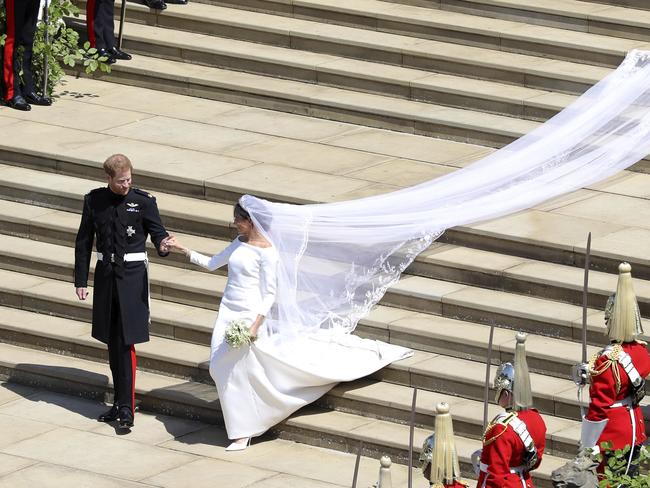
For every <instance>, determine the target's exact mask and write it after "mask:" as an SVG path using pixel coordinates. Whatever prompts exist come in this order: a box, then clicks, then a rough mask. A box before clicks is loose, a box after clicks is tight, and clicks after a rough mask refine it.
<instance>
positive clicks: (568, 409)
mask: <svg viewBox="0 0 650 488" xmlns="http://www.w3.org/2000/svg"><path fill="white" fill-rule="evenodd" d="M3 306H4V307H8V308H15V309H18V310H20V311H21V312H25V313H29V314H40V315H43V314H44V313H48V312H47V310H38V309H35V308H33V307H30V308H23V307H22V306H15V305H14V304H12V303H4V304H3ZM53 315H55V316H57V317H61V318H66V319H69V320H72V321H80V320H79V319H77V318H74V317H70V316H61V315H59V314H57V313H56V312H55V313H54V314H53ZM80 322H82V321H80ZM12 329H13V330H12ZM16 329H18V330H24V329H22V328H21V327H19V326H14V327H7V328H5V327H2V328H1V330H2V331H5V330H6V331H7V337H8V338H9V339H11V340H14V341H16V342H20V343H21V344H23V345H27V344H31V343H32V342H33V341H32V342H29V341H26V339H28V338H29V337H30V336H33V337H32V338H33V339H34V340H38V341H40V343H41V344H49V347H54V348H56V347H62V348H67V350H68V351H69V352H70V353H71V354H73V355H74V354H75V353H76V354H78V355H80V356H82V357H85V358H86V359H88V358H92V359H93V360H96V361H98V360H100V358H101V357H102V355H103V349H102V346H101V344H100V343H99V342H97V341H94V340H92V339H91V338H90V336H89V335H87V336H83V337H78V338H77V340H76V341H75V343H79V347H78V348H76V349H75V348H73V349H72V350H70V346H72V345H73V344H74V343H70V342H69V341H67V340H66V338H65V336H64V337H60V336H57V334H55V333H49V334H38V333H36V332H34V331H31V332H29V334H22V335H21V333H20V332H14V331H15V330H16ZM47 336H49V337H59V338H58V339H48V338H47ZM36 347H40V346H39V344H36ZM415 354H416V360H415V363H413V364H412V365H409V362H410V360H406V362H404V361H402V362H399V361H398V362H396V363H393V364H390V365H387V366H386V367H385V368H383V369H382V370H379V371H377V372H376V373H373V374H372V375H370V377H371V378H373V379H376V380H381V381H388V382H389V383H395V384H400V385H404V386H417V387H418V388H422V389H426V390H430V391H440V392H441V393H446V394H449V395H453V396H458V394H457V392H458V385H459V382H461V381H463V380H464V382H465V383H464V389H463V391H465V392H466V394H465V395H463V397H464V398H474V399H479V400H480V399H482V398H483V393H482V392H483V386H482V383H481V381H482V380H481V381H478V382H476V381H471V378H466V377H465V376H462V379H463V380H460V379H459V378H457V377H455V378H452V377H447V376H446V375H443V376H440V377H439V376H436V375H432V374H431V372H430V371H427V370H426V368H425V369H421V368H420V367H419V366H418V364H420V363H423V362H427V361H429V360H431V359H435V358H436V357H438V356H440V357H442V358H443V359H445V361H446V362H450V361H451V362H452V363H454V364H455V363H458V364H456V367H458V368H461V369H462V368H463V367H467V366H470V365H475V366H477V367H480V368H482V370H485V365H484V364H482V363H481V362H479V361H473V360H468V359H465V358H462V357H454V356H447V355H443V354H439V353H430V352H426V351H417V350H416V351H415ZM144 357H146V358H149V361H148V362H147V364H148V365H150V366H149V367H152V368H156V367H162V366H161V365H164V364H165V362H164V354H154V353H152V352H148V353H146V354H145V356H144ZM161 358H162V359H161ZM156 361H163V362H162V363H156ZM174 364H176V363H174ZM206 366H207V365H206V364H197V365H195V366H191V365H183V368H182V373H179V374H178V375H177V376H179V377H192V378H206V379H207V375H205V371H204V370H205V368H206ZM197 367H198V368H199V374H198V375H197V374H196V368H197ZM490 369H491V370H492V372H494V371H496V366H495V365H492V366H491V368H490ZM206 371H207V370H206ZM544 376H547V375H544V374H540V373H531V378H533V379H537V380H541V379H542V377H544ZM208 381H209V380H208ZM553 383H554V384H555V387H554V388H555V390H554V391H553V392H549V391H541V390H534V391H533V396H534V398H535V399H536V400H535V401H536V404H537V405H538V407H539V409H540V411H543V412H545V413H549V414H551V415H555V416H561V417H563V418H569V419H572V418H577V417H578V413H577V410H576V409H577V400H576V399H575V398H573V396H572V395H571V396H570V397H567V395H565V394H564V393H565V392H567V391H573V390H574V389H575V387H574V386H573V383H572V382H571V381H570V380H569V379H563V378H555V379H553ZM430 385H436V386H434V387H431V386H430ZM470 390H471V391H470ZM479 390H480V391H479ZM467 395H470V396H467ZM540 395H542V396H540ZM549 395H550V396H549Z"/></svg>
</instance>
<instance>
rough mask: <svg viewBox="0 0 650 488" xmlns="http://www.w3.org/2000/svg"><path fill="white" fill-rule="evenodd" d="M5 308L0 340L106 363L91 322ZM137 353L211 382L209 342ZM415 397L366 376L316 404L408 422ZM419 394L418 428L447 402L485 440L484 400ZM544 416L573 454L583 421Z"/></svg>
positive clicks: (460, 426) (554, 444)
mask: <svg viewBox="0 0 650 488" xmlns="http://www.w3.org/2000/svg"><path fill="white" fill-rule="evenodd" d="M0 312H1V313H0V340H1V341H2V342H4V343H8V344H14V345H17V346H21V347H27V348H32V349H37V350H43V351H48V352H53V353H57V354H62V355H65V356H70V357H76V358H82V359H87V360H91V361H99V362H105V361H107V356H106V348H105V346H104V345H103V344H101V343H99V342H98V341H96V340H94V339H92V338H91V337H90V325H89V324H87V323H84V322H78V321H73V320H70V319H64V318H60V317H54V316H48V315H43V314H39V313H35V312H29V311H25V310H20V309H14V308H7V307H0ZM136 351H137V358H138V370H139V371H147V372H150V373H154V374H162V375H165V376H170V377H174V378H182V379H186V380H189V381H195V382H200V383H207V384H212V380H211V378H210V376H209V373H208V368H209V357H210V348H209V346H201V345H194V344H187V343H181V342H179V341H175V340H172V339H165V338H160V337H155V336H154V337H152V338H151V340H150V342H148V343H144V344H138V345H137V346H136ZM411 395H412V388H411V387H410V386H408V385H398V384H392V383H386V382H377V381H371V380H367V379H361V380H357V381H353V382H348V383H342V384H340V385H338V386H337V387H335V388H334V389H333V390H332V391H330V392H329V393H328V394H327V395H325V396H324V397H323V398H322V399H321V400H319V401H318V402H317V405H319V406H321V407H323V408H327V409H332V410H339V411H345V412H349V413H354V414H355V415H360V416H364V417H371V418H378V419H381V420H386V421H388V422H396V423H402V424H404V423H408V422H409V421H410V420H409V419H410V409H411V400H410V397H411ZM418 397H419V398H418V400H419V401H418V403H417V408H416V412H417V416H416V425H417V426H419V427H422V428H427V427H428V426H431V425H433V422H434V417H435V405H436V404H437V403H438V402H441V401H445V402H447V403H449V404H450V405H451V406H452V407H453V409H454V412H455V423H456V432H457V433H458V434H459V435H462V436H464V437H469V438H473V439H480V438H481V435H482V433H483V425H482V421H483V404H482V402H480V401H477V400H467V399H463V398H460V397H458V396H451V395H446V394H440V393H436V392H431V391H428V390H421V391H420V392H419V395H418ZM389 399H390V400H389ZM490 401H492V399H490ZM499 410H500V408H499V407H498V406H496V405H493V404H490V406H489V418H492V417H494V416H495V415H496V414H497V413H498V411H499ZM545 419H546V422H547V425H548V426H549V431H548V438H547V442H548V446H547V449H548V451H549V452H550V453H555V454H556V455H560V456H567V455H568V456H571V455H573V454H574V453H575V450H576V446H577V443H578V440H579V438H578V433H579V426H578V422H577V421H575V420H568V419H561V418H556V417H554V416H553V415H550V414H545ZM577 426H578V428H576V427H577Z"/></svg>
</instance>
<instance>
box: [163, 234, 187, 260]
mask: <svg viewBox="0 0 650 488" xmlns="http://www.w3.org/2000/svg"><path fill="white" fill-rule="evenodd" d="M160 245H161V247H162V246H165V247H166V249H167V250H169V251H172V252H180V253H183V254H185V255H186V256H189V255H190V250H189V249H188V248H187V247H185V246H183V245H182V244H181V243H180V242H178V239H177V238H176V236H173V235H172V236H169V237H166V238H165V239H164V240H163V241H162V242H161V243H160Z"/></svg>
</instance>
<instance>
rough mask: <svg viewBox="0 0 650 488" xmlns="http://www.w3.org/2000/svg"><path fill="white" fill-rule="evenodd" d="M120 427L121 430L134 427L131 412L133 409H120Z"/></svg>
mask: <svg viewBox="0 0 650 488" xmlns="http://www.w3.org/2000/svg"><path fill="white" fill-rule="evenodd" d="M118 425H119V426H120V429H130V428H131V427H133V410H131V407H127V406H121V407H120V413H119V420H118Z"/></svg>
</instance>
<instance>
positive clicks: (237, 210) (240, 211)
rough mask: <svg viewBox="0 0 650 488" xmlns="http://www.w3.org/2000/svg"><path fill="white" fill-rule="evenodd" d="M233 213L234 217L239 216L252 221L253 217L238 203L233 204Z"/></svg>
mask: <svg viewBox="0 0 650 488" xmlns="http://www.w3.org/2000/svg"><path fill="white" fill-rule="evenodd" d="M233 213H234V214H235V216H236V217H239V218H240V219H246V220H250V221H251V222H252V221H253V219H251V215H250V214H249V213H248V212H247V211H246V210H244V207H242V206H241V205H240V204H239V203H236V204H235V208H234V209H233Z"/></svg>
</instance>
